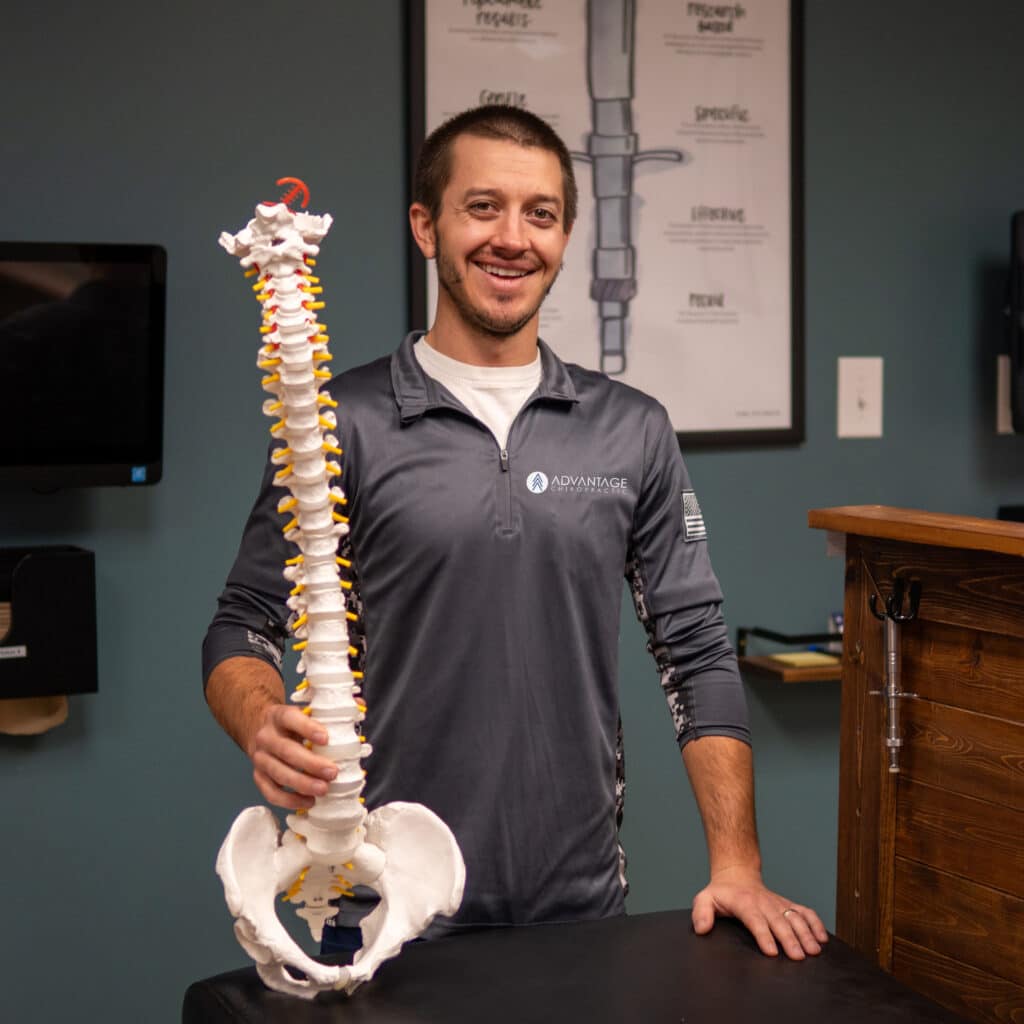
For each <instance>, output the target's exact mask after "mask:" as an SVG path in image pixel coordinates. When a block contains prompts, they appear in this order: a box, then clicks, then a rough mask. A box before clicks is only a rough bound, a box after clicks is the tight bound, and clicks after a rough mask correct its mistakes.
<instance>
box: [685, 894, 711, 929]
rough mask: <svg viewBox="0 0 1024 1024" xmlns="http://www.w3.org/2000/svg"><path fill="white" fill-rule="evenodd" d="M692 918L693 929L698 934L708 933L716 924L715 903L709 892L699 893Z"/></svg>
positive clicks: (695, 900) (694, 903)
mask: <svg viewBox="0 0 1024 1024" xmlns="http://www.w3.org/2000/svg"><path fill="white" fill-rule="evenodd" d="M690 920H691V921H692V922H693V930H694V931H695V932H696V933H697V934H698V935H707V933H708V932H709V931H711V929H712V928H713V927H714V926H715V904H714V901H713V900H712V899H711V897H710V896H709V895H707V893H703V892H700V893H697V896H696V897H695V898H694V901H693V911H692V912H691V914H690Z"/></svg>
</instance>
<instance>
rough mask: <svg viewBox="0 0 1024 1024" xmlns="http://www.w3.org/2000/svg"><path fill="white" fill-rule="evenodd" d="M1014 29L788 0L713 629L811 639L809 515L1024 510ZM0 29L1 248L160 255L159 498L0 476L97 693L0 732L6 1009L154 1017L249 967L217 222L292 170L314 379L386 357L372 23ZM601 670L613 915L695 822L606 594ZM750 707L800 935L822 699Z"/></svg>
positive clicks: (107, 11) (831, 710) (85, 8)
mask: <svg viewBox="0 0 1024 1024" xmlns="http://www.w3.org/2000/svg"><path fill="white" fill-rule="evenodd" d="M1022 35H1024V7H1021V5H1019V4H1017V3H1015V2H1013V0H998V2H997V0H993V2H991V3H989V4H986V5H984V7H983V8H977V9H976V8H974V7H972V6H971V5H966V4H963V3H957V2H953V0H941V2H934V0H933V2H929V3H925V2H924V0H915V2H907V3H903V4H899V5H893V4H887V3H882V2H881V0H865V2H863V3H860V4H856V5H851V4H843V5H839V4H833V3H826V2H824V0H808V4H807V12H806V100H805V102H806V119H805V133H806V162H805V170H806V222H807V229H806V258H807V301H806V312H807V379H808V386H807V414H808V415H807V420H808V428H807V441H806V443H805V444H803V445H802V446H799V447H794V448H785V449H775V450H768V451H749V450H747V451H730V452H720V453H695V454H693V455H691V456H689V458H688V461H689V465H690V469H691V473H692V475H693V477H694V479H695V482H696V486H697V489H698V493H699V494H700V497H701V502H702V505H703V507H704V510H705V513H706V516H707V518H708V521H709V523H710V529H711V548H712V555H713V557H714V560H715V564H716V567H717V569H718V572H719V575H720V577H721V579H722V583H723V587H724V590H725V593H726V595H727V603H726V614H727V617H728V619H729V621H730V624H731V625H732V626H733V627H735V626H737V625H753V624H759V625H764V626H769V627H775V628H778V629H783V630H787V629H788V630H817V629H820V628H822V627H823V626H824V624H825V621H826V617H827V615H828V612H829V611H830V610H832V609H834V608H837V607H839V605H840V604H841V600H842V597H841V590H842V571H841V565H840V563H838V562H836V561H833V560H827V559H826V558H825V556H824V538H823V537H822V536H820V535H819V534H817V533H816V532H812V531H809V530H808V529H807V528H806V525H805V524H806V512H807V509H809V508H813V507H821V506H828V505H837V504H847V503H869V502H884V503H886V504H892V505H905V506H913V507H922V508H930V509H935V510H939V511H946V512H957V513H968V514H976V515H994V513H995V509H996V507H997V506H998V505H999V504H1001V503H1007V502H1024V461H1022V457H1021V456H1022V445H1024V442H1022V441H1021V439H1020V438H1018V437H996V436H995V434H994V427H993V423H994V400H993V392H994V387H995V384H994V379H995V374H994V363H995V355H996V352H997V350H998V349H999V347H1000V344H1001V340H1002V335H1001V330H1002V327H1001V323H1000V313H999V310H1000V307H1001V304H1002V290H1003V273H1004V270H1005V265H1006V260H1007V252H1008V244H1007V242H1008V217H1009V214H1010V212H1011V211H1012V210H1014V209H1017V208H1022V207H1024V134H1022V133H1021V132H1020V131H1019V130H1018V129H1017V121H1018V120H1019V112H1018V100H1017V98H1016V97H1017V96H1018V95H1019V84H1020V83H1019V58H1018V51H1017V45H1016V40H1019V39H1020V38H1021V37H1022ZM3 40H4V43H5V60H4V67H3V70H2V71H0V78H2V81H3V85H4V92H5V97H6V99H5V104H4V112H3V114H2V116H0V126H2V130H0V182H2V190H0V236H2V237H3V238H5V239H25V240H65V241H67V240H81V241H84V240H90V241H125V242H128V241H132V242H158V243H161V244H163V245H164V246H166V248H167V250H168V256H169V268H170V269H169V303H168V316H167V328H168V353H167V411H166V459H165V467H166V468H165V478H164V480H163V482H162V483H160V484H159V485H158V486H156V487H155V488H149V489H140V490H120V489H95V490H85V491H77V492H76V491H69V492H66V493H59V494H56V495H38V494H31V493H28V492H24V491H19V490H13V489H9V490H7V491H5V492H4V494H3V504H2V511H0V543H2V544H5V545H16V544H32V543H39V544H47V543H75V544H80V545H83V546H85V547H88V548H90V549H92V550H94V551H95V552H96V566H97V600H98V616H99V636H98V642H99V658H100V692H99V693H98V694H96V695H92V696H82V697H75V698H72V700H71V713H70V718H69V721H68V722H67V724H65V725H63V726H61V727H60V728H58V729H56V730H54V731H53V732H51V733H48V734H46V735H43V736H40V737H37V738H11V737H0V800H2V806H3V808H4V814H5V826H4V836H5V841H4V843H3V845H2V849H0V877H2V878H3V879H4V881H5V883H6V886H5V890H4V912H3V914H2V915H0V964H3V968H2V969H0V972H2V973H0V977H2V979H3V992H4V999H3V1003H4V1009H3V1011H2V1015H3V1017H4V1018H5V1019H10V1020H32V1021H38V1022H41V1024H44V1022H50V1021H53V1022H56V1021H58V1020H64V1019H66V1017H67V1013H68V1010H69V1005H70V1003H71V1002H72V1001H73V1003H74V1008H75V1011H76V1013H77V1016H78V1019H80V1020H84V1021H100V1020H118V1021H120V1020H124V1021H138V1020H146V1021H173V1020H176V1019H178V1016H179V1012H180V1004H181V996H182V994H183V992H184V990H185V988H186V986H187V985H188V983H189V982H190V981H192V980H194V979H197V978H200V977H204V976H207V975H210V974H213V973H217V972H219V971H223V970H228V969H231V968H234V967H237V966H241V965H242V964H243V963H244V962H245V959H244V957H243V955H242V953H241V951H240V949H239V948H238V947H237V946H236V945H235V942H234V939H233V937H232V934H231V927H230V919H229V916H228V914H227V911H226V909H225V907H224V904H223V897H222V894H221V890H220V885H219V882H218V881H217V879H216V877H215V875H214V873H213V861H214V857H215V855H216V851H217V848H218V846H219V844H220V842H221V840H222V838H223V836H224V834H225V833H226V831H227V828H228V826H229V825H230V823H231V821H232V820H233V818H234V816H235V815H236V813H237V812H238V811H239V810H240V809H241V808H242V807H244V806H247V805H249V804H252V803H255V802H256V800H255V790H254V789H253V787H252V785H251V782H250V779H249V769H248V766H247V762H246V761H245V759H244V758H243V756H242V755H241V754H240V753H239V752H238V751H237V750H236V749H235V748H234V747H233V745H232V744H231V743H230V741H229V740H227V739H226V738H225V737H224V736H223V735H222V734H221V732H220V731H219V729H218V728H217V726H216V725H215V723H214V722H213V721H212V719H211V718H210V717H209V715H208V714H207V712H206V709H205V705H204V704H203V701H202V696H201V692H200V684H199V653H198V652H199V644H200V641H201V638H202V635H203V632H204V630H205V627H206V623H207V621H208V619H209V616H210V614H211V612H212V610H213V603H214V599H215V596H216V594H217V592H218V591H219V589H220V586H221V583H222V581H223V578H224V575H225V573H226V571H227V568H228V566H229V565H230V562H231V560H232V558H233V555H234V550H235V546H236V544H237V538H238V532H239V529H240V526H241V524H242V522H243V520H244V517H245V514H246V512H247V509H248V506H249V503H250V501H251V499H252V496H253V493H254V491H255V487H256V483H257V478H258V474H259V469H260V465H261V462H262V455H263V449H264V445H265V441H264V438H265V433H264V431H265V429H266V422H265V421H264V419H263V417H262V416H261V415H260V411H259V404H260V397H259V390H258V382H257V376H258V371H257V370H256V369H255V367H254V365H253V363H254V359H255V356H254V344H253V332H252V325H253V316H254V311H255V307H254V306H253V304H252V303H251V301H250V299H249V297H248V295H249V292H248V288H247V286H246V285H245V284H244V283H243V281H242V280H241V278H240V275H239V271H238V268H237V266H236V265H235V264H234V262H233V261H232V260H231V259H230V258H228V257H227V256H226V255H225V254H224V253H223V252H222V251H221V250H220V249H219V248H218V246H217V245H216V238H217V235H218V233H219V232H220V231H221V230H222V229H225V228H230V229H236V228H237V227H238V226H240V225H241V224H243V223H244V222H245V220H246V219H247V218H248V217H249V216H250V214H251V208H252V205H253V201H254V200H255V199H259V198H269V197H271V195H270V193H269V192H268V189H270V188H271V186H272V182H273V181H274V180H275V179H276V178H277V177H280V176H281V175H286V174H298V175H300V176H302V177H304V178H306V180H307V181H309V182H310V184H311V186H312V191H313V205H314V206H315V207H316V209H318V210H329V211H331V212H332V213H333V214H334V216H335V226H334V228H333V230H332V232H331V235H330V236H329V239H328V243H327V245H326V246H325V249H324V254H323V259H322V261H321V264H320V269H321V271H322V277H323V279H324V283H325V285H326V295H325V298H326V299H327V301H328V309H327V311H326V312H327V314H329V315H328V316H327V317H326V319H327V322H328V323H329V324H330V326H331V328H332V335H333V337H334V338H335V339H336V342H335V345H334V350H335V352H336V360H337V361H338V362H337V363H336V364H335V365H338V363H341V364H342V365H345V364H353V363H356V362H363V361H365V360H368V359H371V358H374V357H376V356H378V355H380V354H382V353H384V352H387V351H388V350H390V349H391V348H392V347H393V345H394V344H395V343H396V341H397V340H398V338H399V337H400V336H401V334H402V332H403V331H404V329H405V284H404V278H405V231H406V227H405V213H404V209H403V196H404V185H405V172H404V134H403V94H402V74H403V53H402V18H401V10H400V6H399V5H398V4H397V3H395V2H389V3H378V4H372V5H371V4H337V3H334V4H329V3H324V2H311V3H308V4H306V5H304V6H302V7H301V8H298V9H296V13H295V15H294V18H293V19H289V20H284V16H283V15H282V14H281V8H280V6H279V5H271V4H268V3H264V2H262V0H253V2H251V3H247V4H238V3H219V4H200V3H197V2H195V0H180V2H179V3H176V4H173V5H168V6H167V7H165V8H160V7H159V6H158V5H139V4H126V3H116V2H114V0H95V2H93V3H91V4H88V5H78V6H72V5H67V4H59V3H55V2H52V0H49V2H47V0H44V2H41V3H38V4H36V5H34V6H32V7H31V8H29V7H22V8H20V9H16V10H13V11H10V12H5V16H4V27H3ZM286 40H287V41H289V42H294V43H295V44H297V45H296V50H297V52H300V53H301V54H302V57H301V59H300V60H299V61H298V62H296V63H293V62H292V60H291V54H290V53H289V52H288V50H287V49H285V50H284V51H283V52H282V53H281V55H280V56H278V55H277V54H278V51H277V49H276V48H277V46H278V45H279V44H281V43H283V42H284V41H286ZM247 323H249V326H248V327H247ZM840 355H881V356H884V357H885V436H884V438H883V439H882V440H876V441H839V440H837V439H836V437H835V401H836V383H835V381H836V358H837V357H838V356H840ZM40 371H41V372H45V361H44V360H41V363H40ZM82 385H83V387H88V386H89V382H88V381H83V382H82ZM69 443H74V439H69ZM621 676H622V690H623V715H624V719H625V728H626V744H627V772H628V779H629V791H628V797H627V808H626V824H625V830H624V838H625V843H626V846H627V849H628V852H629V855H630V877H631V882H632V895H631V897H630V910H631V911H632V912H640V911H646V910H654V909H662V908H667V907H682V906H687V905H689V903H690V901H691V899H692V896H693V894H694V892H695V891H696V890H697V889H698V888H699V887H700V886H701V885H702V884H703V881H704V877H705V872H706V863H705V855H704V852H703V841H702V839H701V835H700V824H699V819H698V818H697V816H696V813H695V811H694V808H693V801H692V798H691V797H690V795H689V791H688V788H687V785H686V782H685V777H684V773H683V770H682V767H681V764H680V760H679V755H678V753H677V751H676V750H675V747H674V744H673V741H672V732H671V723H670V720H669V717H668V714H667V711H666V709H665V707H664V705H663V701H662V698H661V695H660V691H659V688H658V683H657V677H656V674H655V672H654V668H653V664H652V662H651V660H650V658H649V656H648V655H647V654H646V652H645V651H644V649H643V639H642V635H641V631H640V629H639V627H638V626H637V625H636V623H635V621H634V620H633V618H632V613H631V612H630V611H629V610H628V608H626V607H625V606H624V619H623V630H622V666H621ZM748 692H749V699H750V705H751V712H752V722H753V730H754V736H755V745H756V757H757V773H758V811H759V815H758V816H759V826H760V831H761V837H762V845H763V851H764V859H765V871H766V876H767V878H768V880H769V882H770V883H771V884H773V885H774V886H776V887H777V888H778V889H779V890H780V891H782V892H784V893H785V894H786V895H788V896H789V897H790V898H792V899H793V900H796V901H799V902H806V903H809V904H811V905H813V906H815V907H817V908H818V909H819V911H820V912H821V913H822V916H823V917H824V918H825V920H826V922H827V923H828V924H829V925H831V924H833V923H834V914H833V907H834V899H835V848H836V793H837V784H838V778H837V758H838V720H839V692H838V685H837V684H818V685H805V686H801V687H791V688H785V689H784V688H781V687H778V686H771V685H767V684H763V683H755V682H751V684H750V686H749V689H748Z"/></svg>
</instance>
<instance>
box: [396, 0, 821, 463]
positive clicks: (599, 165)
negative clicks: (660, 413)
mask: <svg viewBox="0 0 1024 1024" xmlns="http://www.w3.org/2000/svg"><path fill="white" fill-rule="evenodd" d="M408 10H409V47H410V53H409V58H410V60H409V71H410V74H409V101H410V102H409V112H410V139H409V142H410V151H411V152H410V157H411V159H414V158H415V154H416V152H417V151H418V149H419V145H420V143H421V142H422V140H423V138H424V137H425V135H426V134H427V133H428V132H429V131H431V130H432V129H433V128H435V127H437V126H438V125H439V124H441V123H442V122H443V121H444V120H445V119H447V118H448V117H451V116H452V115H454V114H456V113H458V112H460V111H462V110H465V109H467V108H469V107H473V106H477V105H479V104H482V103H507V104H512V105H517V106H522V107H524V108H526V109H528V110H531V111H532V112H533V113H536V114H538V115H540V116H541V117H543V118H544V119H545V120H546V121H548V122H549V123H550V124H551V125H552V126H553V127H554V128H555V130H556V131H558V133H559V134H560V135H561V136H562V138H563V139H564V140H565V142H566V144H567V145H568V147H569V149H570V151H572V153H573V156H574V160H575V168H576V178H577V182H578V185H579V192H580V197H579V213H578V218H577V221H576V224H575V226H574V228H573V234H572V239H571V241H570V243H569V248H568V250H567V251H566V258H565V267H564V269H563V270H562V273H561V275H560V276H559V279H558V281H557V283H556V285H555V287H554V289H553V291H552V292H551V294H550V295H549V296H548V298H547V300H546V301H545V303H544V305H543V306H542V308H541V319H540V334H541V337H543V338H544V340H545V341H547V342H548V343H549V344H550V345H551V346H552V347H553V348H554V350H555V351H556V352H557V353H558V354H559V356H560V357H561V358H562V359H563V360H565V361H567V362H573V363H579V364H581V365H583V366H587V367H591V368H593V369H599V370H603V371H604V372H605V373H607V374H609V375H610V376H611V377H613V378H614V379H617V380H622V381H624V382H625V383H627V384H630V385H632V386H634V387H637V388H640V389H641V390H643V391H646V392H648V393H649V394H651V395H653V396H654V397H656V398H657V399H658V400H659V401H661V402H662V403H663V404H664V405H665V407H666V408H667V409H668V412H669V416H670V417H671V420H672V423H673V425H674V427H675V429H676V431H677V433H678V435H679V441H680V444H681V445H682V446H683V447H684V448H687V449H690V448H697V447H708V446H716V445H730V446H749V445H758V444H792V443H799V442H801V441H802V440H803V439H804V396H803V392H804V352H803V315H802V314H803V260H802V255H803V253H802V242H803V221H802V205H803V196H802V179H801V173H800V172H801V167H802V136H801V133H800V125H801V122H802V107H801V99H802V79H801V70H802V69H801V57H802V42H801V41H802V0H744V2H742V3H694V2H689V0H410V2H409V6H408ZM410 245H411V248H412V253H411V257H410V269H411V288H410V296H411V306H412V308H411V321H412V325H413V326H414V327H426V326H428V324H429V322H430V319H431V317H432V314H433V308H434V301H435V296H436V277H435V275H434V270H433V264H426V263H425V261H424V260H423V259H422V257H421V256H420V253H419V251H418V250H417V249H416V247H415V245H414V244H412V243H410Z"/></svg>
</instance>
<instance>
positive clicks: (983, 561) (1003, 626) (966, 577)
mask: <svg viewBox="0 0 1024 1024" xmlns="http://www.w3.org/2000/svg"><path fill="white" fill-rule="evenodd" d="M861 551H862V552H863V556H864V560H865V563H866V565H867V567H868V571H869V572H870V574H871V576H872V577H873V578H874V581H875V583H876V585H877V586H878V589H879V591H880V592H881V594H882V596H883V597H885V596H887V595H888V594H889V593H890V592H891V590H892V581H893V579H894V578H901V579H903V580H914V579H916V580H919V581H920V583H921V605H920V609H919V612H918V617H919V618H920V619H923V620H927V621H929V622H945V623H948V624H950V625H953V626H963V627H965V628H967V629H971V630H981V631H983V632H986V633H1002V634H1004V635H1005V636H1011V637H1018V638H1024V560H1022V559H1020V558H1010V557H1007V556H1005V555H994V554H979V553H977V552H973V551H955V550H952V549H947V548H936V547H925V546H918V545H911V544H904V545H892V544H887V543H885V542H884V541H876V540H864V541H862V543H861Z"/></svg>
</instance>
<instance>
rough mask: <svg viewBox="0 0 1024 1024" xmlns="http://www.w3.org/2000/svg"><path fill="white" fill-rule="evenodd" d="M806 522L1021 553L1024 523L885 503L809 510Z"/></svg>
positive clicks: (950, 545) (817, 526)
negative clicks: (897, 506) (894, 506)
mask: <svg viewBox="0 0 1024 1024" xmlns="http://www.w3.org/2000/svg"><path fill="white" fill-rule="evenodd" d="M807 525H808V526H810V527H813V528H814V529H818V530H831V531H832V532H834V533H852V534H856V535H857V536H858V537H880V538H884V539H885V540H900V541H906V542H908V543H910V544H931V545H933V546H935V547H943V548H964V549H967V550H970V551H996V552H999V553H1001V554H1004V555H1022V556H1024V523H1011V522H1006V521H1004V520H1002V519H979V518H977V517H975V516H953V515H945V514H943V513H941V512H921V511H919V510H917V509H910V508H891V507H889V506H888V505H845V506H842V507H839V508H816V509H811V511H810V512H808V513H807Z"/></svg>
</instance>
